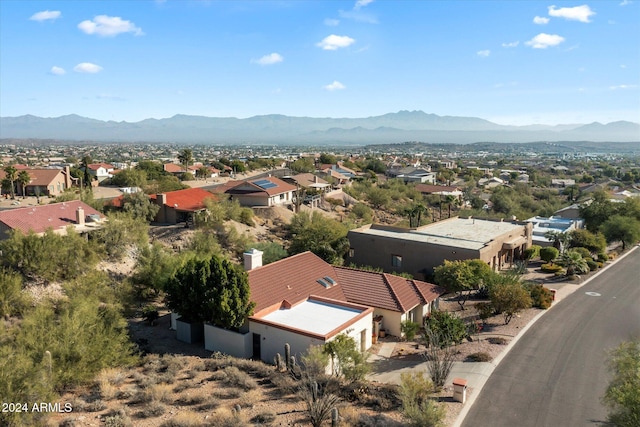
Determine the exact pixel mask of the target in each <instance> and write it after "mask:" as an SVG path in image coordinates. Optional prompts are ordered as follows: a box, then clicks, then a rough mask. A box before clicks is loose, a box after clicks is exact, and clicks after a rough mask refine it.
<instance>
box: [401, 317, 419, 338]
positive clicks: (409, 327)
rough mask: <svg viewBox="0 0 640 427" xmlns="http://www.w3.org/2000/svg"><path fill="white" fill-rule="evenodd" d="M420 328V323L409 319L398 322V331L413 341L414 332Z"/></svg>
mask: <svg viewBox="0 0 640 427" xmlns="http://www.w3.org/2000/svg"><path fill="white" fill-rule="evenodd" d="M419 330H420V324H419V323H416V322H412V321H411V320H404V321H403V322H402V323H400V331H401V332H402V333H403V334H404V337H405V338H406V339H407V341H413V339H414V338H415V337H416V333H417V332H418V331H419Z"/></svg>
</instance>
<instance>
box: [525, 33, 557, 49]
mask: <svg viewBox="0 0 640 427" xmlns="http://www.w3.org/2000/svg"><path fill="white" fill-rule="evenodd" d="M563 41H564V37H562V36H559V35H557V34H545V33H540V34H538V35H537V36H535V37H534V38H532V39H531V40H529V41H528V42H526V45H527V46H531V47H532V48H534V49H546V48H548V47H550V46H557V45H559V44H560V43H562V42H563Z"/></svg>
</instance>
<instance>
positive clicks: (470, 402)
mask: <svg viewBox="0 0 640 427" xmlns="http://www.w3.org/2000/svg"><path fill="white" fill-rule="evenodd" d="M638 247H640V245H635V246H634V247H632V248H630V249H629V250H628V251H627V252H626V253H625V254H624V255H622V256H620V257H617V258H616V259H614V260H613V261H612V262H611V263H609V264H607V265H606V266H605V267H603V268H601V269H600V271H598V272H597V273H596V274H594V275H593V276H589V278H587V280H585V281H584V282H582V283H579V284H578V286H576V288H575V289H574V290H572V291H571V292H570V293H569V294H567V295H566V296H565V297H563V299H564V298H566V297H567V296H569V295H571V294H572V293H574V292H576V291H577V290H578V289H580V288H581V287H582V286H584V285H586V284H587V283H589V282H590V281H591V280H593V279H595V278H596V277H598V276H599V275H600V274H602V273H603V272H605V271H606V270H607V269H609V267H611V266H612V265H614V264H616V263H617V262H618V261H620V260H622V259H624V258H625V257H626V256H627V255H629V254H630V253H632V252H633V251H635V250H636V249H638ZM558 302H560V301H558ZM558 302H556V303H554V304H553V305H552V306H551V307H549V308H548V309H547V310H544V311H541V312H540V313H538V315H536V317H534V318H533V319H531V321H530V322H529V323H527V325H526V326H525V327H524V328H522V329H521V330H520V332H518V334H517V335H516V336H515V337H514V338H513V339H512V340H511V341H510V342H509V344H508V345H507V347H506V348H505V349H504V350H503V351H502V352H501V353H500V354H499V355H498V356H497V357H496V358H495V359H493V360H492V361H491V369H490V371H489V372H488V373H487V375H486V376H484V377H482V378H483V379H482V380H480V384H477V385H476V384H474V389H473V393H472V394H470V395H469V398H468V399H467V401H466V402H465V404H464V406H463V407H462V411H460V413H459V414H458V417H457V418H456V421H455V422H454V423H453V425H452V427H460V426H461V425H462V423H463V422H464V419H465V417H466V416H467V414H468V413H469V410H470V409H471V407H472V406H473V404H474V402H475V400H476V398H477V397H478V395H479V394H480V392H481V391H482V388H483V387H484V385H485V383H486V382H487V380H488V379H489V377H491V374H493V371H494V370H495V369H496V367H497V366H498V364H499V363H500V362H501V361H502V359H504V357H505V356H506V355H507V354H508V353H509V351H510V350H511V349H512V348H513V346H514V345H516V343H517V342H518V341H519V340H520V338H521V337H522V336H523V335H524V334H525V333H526V332H527V331H528V330H529V328H530V327H531V326H532V325H533V324H534V323H536V322H537V321H538V320H539V319H540V318H541V317H542V316H544V315H545V313H547V312H548V311H549V310H551V309H552V308H554V307H555V306H556V305H558Z"/></svg>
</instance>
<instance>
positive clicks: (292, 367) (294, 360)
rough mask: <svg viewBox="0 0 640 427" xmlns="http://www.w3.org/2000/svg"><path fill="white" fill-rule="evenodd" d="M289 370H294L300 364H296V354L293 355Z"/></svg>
mask: <svg viewBox="0 0 640 427" xmlns="http://www.w3.org/2000/svg"><path fill="white" fill-rule="evenodd" d="M289 366H290V368H289V370H290V371H293V370H294V369H295V368H296V367H297V366H298V365H297V364H296V357H295V356H291V359H290V360H289Z"/></svg>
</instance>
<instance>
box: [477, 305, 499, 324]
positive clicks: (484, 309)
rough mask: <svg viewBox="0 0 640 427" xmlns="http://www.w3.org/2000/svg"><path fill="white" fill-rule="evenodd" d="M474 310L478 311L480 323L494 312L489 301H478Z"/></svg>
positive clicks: (484, 321)
mask: <svg viewBox="0 0 640 427" xmlns="http://www.w3.org/2000/svg"><path fill="white" fill-rule="evenodd" d="M476 310H477V311H478V317H480V320H482V323H483V324H484V323H486V321H487V319H488V318H489V317H491V316H493V313H494V312H495V310H494V308H493V305H492V304H491V303H490V302H479V303H478V304H476Z"/></svg>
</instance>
